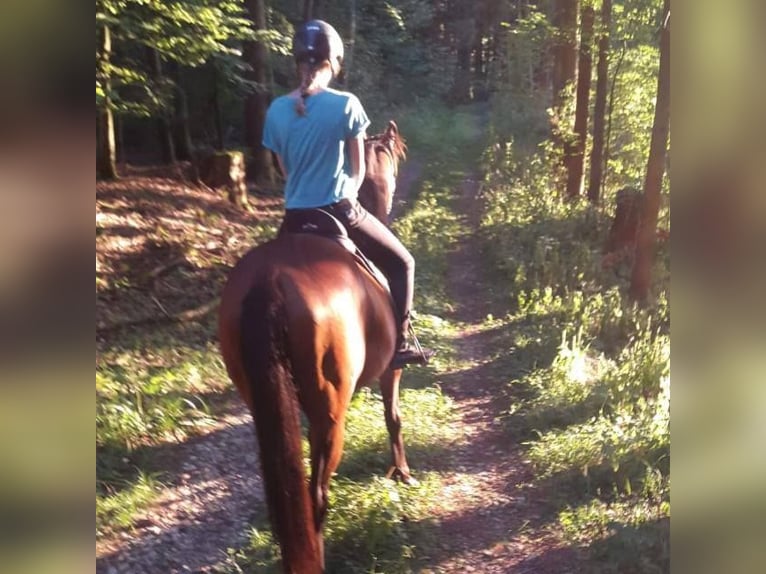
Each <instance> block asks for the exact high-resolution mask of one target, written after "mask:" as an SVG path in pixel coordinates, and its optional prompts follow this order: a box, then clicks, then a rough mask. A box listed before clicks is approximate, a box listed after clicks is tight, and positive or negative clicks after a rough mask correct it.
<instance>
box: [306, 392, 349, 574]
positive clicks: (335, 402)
mask: <svg viewBox="0 0 766 574" xmlns="http://www.w3.org/2000/svg"><path fill="white" fill-rule="evenodd" d="M323 383H324V384H322V385H319V387H318V388H322V389H324V392H323V393H321V394H320V395H319V396H320V398H319V400H318V402H316V403H315V404H314V406H313V407H312V408H311V410H310V411H306V414H307V417H308V419H309V444H310V446H311V481H310V485H309V489H310V492H311V500H312V503H313V506H314V525H315V528H316V532H317V536H318V538H319V548H320V553H321V558H322V564H323V565H324V539H323V537H322V528H323V527H324V523H325V519H326V518H327V493H328V490H329V484H330V478H331V477H332V474H333V473H334V472H335V469H337V468H338V464H339V463H340V459H341V456H342V455H343V438H344V431H345V421H346V409H348V399H347V398H346V397H348V396H349V395H350V392H347V391H346V389H344V388H343V385H341V388H339V389H336V387H335V386H334V385H332V384H331V383H330V382H323ZM346 388H347V387H346ZM320 405H321V406H320Z"/></svg>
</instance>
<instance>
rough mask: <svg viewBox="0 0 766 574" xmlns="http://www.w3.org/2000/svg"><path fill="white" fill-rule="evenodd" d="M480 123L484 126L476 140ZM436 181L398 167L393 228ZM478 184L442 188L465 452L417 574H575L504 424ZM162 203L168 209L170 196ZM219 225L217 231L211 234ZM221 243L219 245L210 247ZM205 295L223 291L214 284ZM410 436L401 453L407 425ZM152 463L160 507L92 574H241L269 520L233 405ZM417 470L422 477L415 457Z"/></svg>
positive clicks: (459, 446)
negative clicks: (240, 562) (237, 555)
mask: <svg viewBox="0 0 766 574" xmlns="http://www.w3.org/2000/svg"><path fill="white" fill-rule="evenodd" d="M481 123H482V122H481V116H479V115H477V132H478V131H480V128H481ZM462 163H465V164H470V161H466V162H461V164H462ZM437 170H438V168H437ZM433 172H434V166H431V165H429V164H428V162H427V161H426V160H425V159H423V158H419V157H417V156H416V155H414V154H413V157H411V158H410V159H409V160H408V161H407V162H406V163H405V164H404V165H403V169H402V172H401V173H400V175H399V178H398V187H399V189H398V191H397V196H396V201H395V211H394V216H396V215H398V214H399V213H400V212H406V210H407V209H408V208H410V207H411V206H412V204H413V201H414V199H415V198H416V196H417V195H418V193H420V192H422V190H423V189H425V187H423V186H425V185H426V184H429V183H433V182H431V181H429V177H430V176H431V175H433ZM478 173H479V169H478V167H477V166H476V165H467V166H466V165H464V166H463V167H462V171H461V168H459V167H456V168H455V169H454V170H453V169H450V174H449V175H448V176H447V178H448V179H449V188H450V197H449V199H448V200H447V203H449V205H447V206H444V207H447V208H448V210H449V211H450V212H452V213H453V214H455V215H456V216H457V219H458V223H459V226H460V228H461V232H460V237H461V239H460V241H459V243H458V244H457V248H456V249H453V250H452V251H451V252H450V253H448V254H447V255H446V257H447V273H446V274H445V275H444V277H443V280H444V283H445V284H446V295H447V297H448V299H450V301H451V303H452V306H451V308H452V311H451V312H450V313H449V314H448V316H445V319H447V320H448V321H449V322H450V323H453V324H454V325H456V326H457V329H458V332H457V333H456V336H455V337H454V339H453V341H454V345H455V347H456V354H457V357H456V358H457V361H456V365H457V366H454V367H451V368H448V369H446V370H443V371H440V372H439V373H438V374H437V380H438V384H439V385H440V386H441V389H442V391H443V392H444V393H445V394H446V395H448V396H449V397H450V398H451V400H452V402H453V405H454V423H452V424H453V425H454V427H455V428H456V429H457V433H458V435H459V440H458V441H457V442H456V444H454V445H450V448H449V452H448V453H447V454H445V455H444V456H445V460H444V461H443V464H442V465H440V471H439V475H440V478H439V481H440V485H441V489H440V491H439V494H438V495H437V496H433V497H432V499H430V500H428V507H429V513H428V514H429V516H428V518H429V519H430V520H431V521H432V522H433V527H431V526H428V527H427V528H426V530H427V531H428V532H429V536H430V538H431V539H432V541H431V542H432V543H429V544H427V545H425V546H424V548H423V549H422V550H423V552H422V553H418V551H417V550H416V556H417V558H416V562H417V564H418V567H417V568H416V570H415V571H416V572H422V573H424V574H425V573H437V572H438V573H442V574H446V573H459V572H460V573H462V572H486V573H489V574H492V573H500V572H518V573H525V572H530V573H531V572H535V573H542V574H548V573H550V574H553V573H556V574H565V573H567V572H576V571H577V567H576V556H575V552H574V551H573V550H571V549H569V548H565V546H564V545H563V544H562V543H561V542H560V539H559V537H558V536H557V535H556V533H555V532H552V531H551V530H550V529H549V527H548V526H547V525H546V524H547V522H548V521H547V520H546V517H545V516H544V515H545V509H546V500H545V495H544V493H541V492H540V491H539V490H537V489H535V488H533V487H532V486H530V483H531V478H532V474H531V471H530V469H529V467H528V465H527V463H526V462H525V460H524V458H525V457H524V451H523V449H522V447H521V446H520V445H518V444H515V443H514V442H513V441H512V440H511V439H510V438H509V435H508V433H507V430H506V429H505V428H504V425H503V424H502V423H501V416H502V414H503V413H504V412H505V411H507V409H508V407H509V405H510V399H509V398H508V396H507V395H506V393H505V389H506V385H507V383H508V381H510V380H511V379H513V378H514V377H515V376H517V375H518V373H514V372H513V364H514V361H511V367H510V369H509V367H508V365H509V363H508V362H507V361H506V360H504V358H507V355H509V354H511V355H512V354H513V350H512V348H511V347H510V346H509V345H508V344H507V342H506V341H505V340H504V339H503V337H502V334H503V333H505V332H507V326H506V325H503V320H497V319H495V320H487V315H488V314H494V315H495V316H496V317H501V316H503V315H504V314H505V313H506V312H507V309H503V308H502V307H500V308H497V306H496V305H495V304H493V300H494V299H496V298H495V297H493V296H492V293H491V291H492V289H493V285H492V282H491V280H490V279H489V274H488V273H487V270H486V269H485V268H484V261H483V258H482V253H481V242H480V240H479V237H478V236H477V233H478V230H479V224H480V219H481V203H480V202H481V199H480V198H479V197H478V195H479V189H480V180H479V177H478V175H477V174H478ZM145 184H146V182H144V183H142V185H145ZM120 185H123V184H120ZM125 185H127V184H125ZM169 189H170V188H169ZM172 189H176V188H175V187H173V188H172ZM120 193H121V194H123V193H126V192H125V190H121V191H120ZM177 193H178V198H177V199H178V200H179V201H180V200H181V199H183V201H184V202H186V203H189V205H190V206H191V199H192V198H191V197H190V194H191V193H192V192H191V191H190V190H189V189H186V188H181V187H179V188H178V190H177ZM194 193H195V194H197V195H199V196H200V197H199V198H197V199H199V201H200V202H202V201H203V200H204V202H206V203H204V205H206V206H207V205H209V204H211V203H215V202H217V201H218V199H217V198H215V197H214V196H212V195H211V196H210V197H207V195H206V192H194ZM163 194H165V195H163V196H162V197H166V196H167V194H168V191H167V190H164V191H163ZM157 196H158V197H160V195H159V194H158V195H157ZM203 196H204V197H203ZM120 197H122V195H120ZM261 203H264V205H259V206H258V207H259V210H261V211H263V212H264V213H266V214H267V218H266V219H269V218H273V217H274V213H271V212H270V210H271V211H274V209H275V207H274V205H271V204H273V203H275V200H268V201H265V202H261ZM184 205H185V204H184ZM216 205H217V204H216ZM171 207H172V212H173V213H175V214H176V216H177V214H178V213H177V212H178V206H176V205H173V206H168V207H167V208H163V210H162V211H161V214H165V215H166V214H167V213H170V212H171V211H170V210H171ZM189 209H191V207H189ZM107 214H108V210H107ZM147 217H148V215H147ZM232 218H234V216H233V215H232V214H229V215H227V217H226V218H225V219H223V220H222V222H225V224H226V226H227V229H228V228H231V227H232V221H233V219H232ZM253 221H255V220H253ZM253 221H251V220H250V218H244V219H243V221H241V222H238V223H237V229H239V227H241V228H242V229H241V230H240V231H239V232H238V233H241V234H243V238H244V237H245V236H244V233H245V230H246V229H247V228H248V227H249V226H251V225H253ZM128 223H130V222H128ZM222 224H223V223H221V222H217V223H215V224H213V223H211V224H210V225H211V230H210V231H211V233H212V232H214V231H215V232H217V226H219V225H222ZM216 237H218V235H215V234H212V235H211V236H210V237H206V238H205V240H204V243H205V244H207V242H208V241H209V240H212V239H215V238H216ZM201 241H202V240H201ZM240 243H241V244H245V240H244V239H242V240H241V241H240ZM232 256H233V255H232ZM218 271H220V272H221V273H223V270H218ZM216 276H217V275H216ZM199 283H200V284H208V283H211V284H217V283H216V282H215V281H210V278H209V277H207V276H203V277H202V279H201V281H199ZM501 331H502V332H501ZM207 336H209V335H207ZM499 358H500V359H503V360H499ZM511 358H513V357H511ZM516 368H518V367H516ZM414 374H415V373H413V375H414ZM434 382H436V380H435V381H434ZM405 386H406V385H405ZM229 394H232V393H229ZM404 432H405V441H406V440H407V420H405V421H404ZM160 451H161V452H160ZM155 454H156V455H157V456H155V457H154V458H155V459H158V460H161V461H162V465H161V466H162V468H161V469H159V470H160V472H161V475H160V480H161V481H162V483H163V487H162V489H161V493H160V496H159V498H158V499H157V500H155V501H154V502H153V503H152V504H151V505H150V506H149V507H148V508H146V509H145V510H143V511H142V512H141V514H140V516H138V517H137V520H136V523H135V525H134V527H133V528H132V529H128V530H122V531H118V532H116V533H114V534H113V535H111V536H107V537H104V538H102V539H100V540H98V541H97V548H96V553H97V565H96V570H97V572H99V573H104V574H118V573H133V572H135V573H149V574H153V573H174V572H233V571H239V570H237V569H236V568H235V569H234V570H232V569H231V567H232V562H231V561H230V560H228V559H227V549H237V548H242V547H243V545H246V544H247V539H248V537H249V535H250V525H252V524H257V525H262V524H263V522H264V518H265V508H264V504H263V496H262V485H261V481H260V476H259V475H260V472H259V468H258V464H257V460H258V458H257V457H258V454H257V448H256V446H255V439H254V433H253V429H252V423H251V419H250V416H249V414H248V413H247V411H246V409H245V408H244V406H243V405H241V403H240V402H239V401H238V400H234V401H233V402H231V403H229V405H228V406H227V408H226V409H225V413H221V414H219V415H218V416H217V417H216V421H215V423H214V424H213V425H212V426H210V427H208V428H207V429H206V430H205V431H204V432H202V433H201V434H199V435H197V436H195V437H193V438H190V439H188V440H186V441H184V442H181V443H178V444H171V445H167V446H166V447H162V448H160V449H158V450H157V452H156V453H155ZM411 463H412V465H413V470H414V472H415V473H416V474H417V472H418V466H417V464H418V461H417V457H415V458H414V459H413V460H411Z"/></svg>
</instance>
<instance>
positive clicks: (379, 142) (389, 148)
mask: <svg viewBox="0 0 766 574" xmlns="http://www.w3.org/2000/svg"><path fill="white" fill-rule="evenodd" d="M364 144H365V146H370V147H372V148H373V149H374V150H375V151H382V152H385V153H387V154H388V155H389V156H390V157H391V160H392V163H393V164H394V175H396V174H397V173H398V172H399V162H400V161H403V160H404V159H406V158H407V142H406V140H405V139H404V138H403V137H402V135H401V134H400V133H399V128H398V127H397V125H396V122H394V121H393V120H391V121H390V122H388V127H387V128H386V130H385V131H384V132H381V133H379V134H375V135H373V136H368V137H367V139H366V140H365V142H364Z"/></svg>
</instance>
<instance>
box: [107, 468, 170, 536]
mask: <svg viewBox="0 0 766 574" xmlns="http://www.w3.org/2000/svg"><path fill="white" fill-rule="evenodd" d="M121 486H122V489H121V490H118V491H115V490H113V488H112V487H111V485H109V484H107V483H103V484H102V485H100V486H99V487H97V489H96V536H103V535H104V534H107V533H109V532H112V531H114V530H122V529H126V528H130V527H131V526H133V524H134V523H135V521H136V517H137V515H138V514H139V513H140V512H141V511H142V510H144V509H145V508H147V507H148V506H149V504H151V503H152V502H153V501H154V500H155V499H156V498H157V496H158V495H159V491H160V488H161V487H162V484H161V483H160V482H159V481H158V480H157V479H156V478H154V477H153V476H150V475H148V474H146V473H144V472H141V471H139V472H138V474H137V476H136V478H135V479H134V480H132V481H129V482H125V483H123V484H122V485H121Z"/></svg>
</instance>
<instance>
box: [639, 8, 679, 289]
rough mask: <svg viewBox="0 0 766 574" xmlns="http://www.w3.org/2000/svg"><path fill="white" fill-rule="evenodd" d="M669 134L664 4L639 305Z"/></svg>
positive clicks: (649, 267)
mask: <svg viewBox="0 0 766 574" xmlns="http://www.w3.org/2000/svg"><path fill="white" fill-rule="evenodd" d="M669 131H670V0H665V1H664V3H663V22H662V31H661V33H660V71H659V77H658V79H657V102H656V104H655V107H654V124H653V126H652V141H651V145H650V148H649V161H648V162H647V165H646V179H645V180H644V204H643V209H642V212H641V224H640V228H639V231H638V242H637V245H636V260H635V262H634V263H633V273H632V276H631V282H630V294H631V296H632V297H633V299H635V300H637V301H645V300H646V299H647V297H648V295H649V287H650V285H651V281H652V264H653V263H654V244H655V237H656V230H657V217H658V214H659V211H660V197H661V192H662V178H663V174H664V172H665V156H666V154H667V147H668V133H669Z"/></svg>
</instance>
